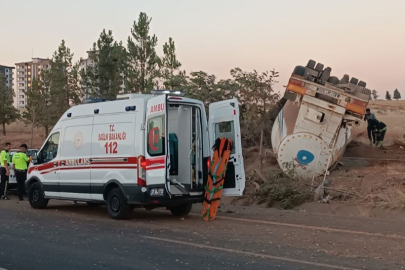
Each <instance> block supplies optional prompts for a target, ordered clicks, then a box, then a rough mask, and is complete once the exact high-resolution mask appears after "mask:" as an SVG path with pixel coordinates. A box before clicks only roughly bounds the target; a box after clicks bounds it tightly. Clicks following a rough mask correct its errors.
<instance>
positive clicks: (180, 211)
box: [169, 203, 193, 216]
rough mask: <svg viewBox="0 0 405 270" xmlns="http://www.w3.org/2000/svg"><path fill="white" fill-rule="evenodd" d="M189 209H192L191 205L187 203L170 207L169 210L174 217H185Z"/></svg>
mask: <svg viewBox="0 0 405 270" xmlns="http://www.w3.org/2000/svg"><path fill="white" fill-rule="evenodd" d="M191 208H193V204H191V203H187V204H182V205H179V206H175V207H170V208H169V210H170V212H172V214H173V215H174V216H187V215H188V214H189V213H190V211H191Z"/></svg>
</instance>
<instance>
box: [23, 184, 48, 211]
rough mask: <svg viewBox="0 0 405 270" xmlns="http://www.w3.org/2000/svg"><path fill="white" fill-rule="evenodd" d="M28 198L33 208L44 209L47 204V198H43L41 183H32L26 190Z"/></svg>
mask: <svg viewBox="0 0 405 270" xmlns="http://www.w3.org/2000/svg"><path fill="white" fill-rule="evenodd" d="M28 200H29V202H30V205H31V207H32V208H34V209H44V208H46V206H47V205H48V202H49V200H47V199H45V196H44V191H43V189H42V185H41V183H38V182H36V183H34V184H32V185H31V187H30V190H29V191H28Z"/></svg>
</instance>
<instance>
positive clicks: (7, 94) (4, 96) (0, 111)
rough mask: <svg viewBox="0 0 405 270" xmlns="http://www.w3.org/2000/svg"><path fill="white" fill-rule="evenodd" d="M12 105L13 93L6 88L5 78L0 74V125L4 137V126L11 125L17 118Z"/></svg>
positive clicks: (17, 114) (10, 89) (17, 115)
mask: <svg viewBox="0 0 405 270" xmlns="http://www.w3.org/2000/svg"><path fill="white" fill-rule="evenodd" d="M13 103H14V91H13V89H12V88H10V87H7V86H6V77H5V76H4V74H1V73H0V124H1V125H2V127H3V135H4V136H6V125H9V124H11V123H12V122H14V121H15V120H17V119H18V117H19V113H18V111H17V110H16V109H15V108H14V106H13Z"/></svg>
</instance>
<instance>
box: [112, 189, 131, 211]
mask: <svg viewBox="0 0 405 270" xmlns="http://www.w3.org/2000/svg"><path fill="white" fill-rule="evenodd" d="M107 209H108V214H109V215H110V217H111V218H112V219H126V218H128V216H129V214H130V213H131V211H132V209H131V207H130V205H129V204H128V203H127V202H126V200H125V197H124V194H122V191H121V189H120V188H114V189H112V190H111V191H110V192H109V193H108V195H107Z"/></svg>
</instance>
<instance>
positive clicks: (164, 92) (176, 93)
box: [150, 90, 186, 97]
mask: <svg viewBox="0 0 405 270" xmlns="http://www.w3.org/2000/svg"><path fill="white" fill-rule="evenodd" d="M150 92H151V94H153V95H171V96H179V97H184V96H185V95H186V93H185V92H184V91H180V90H176V91H170V90H151V91H150Z"/></svg>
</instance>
